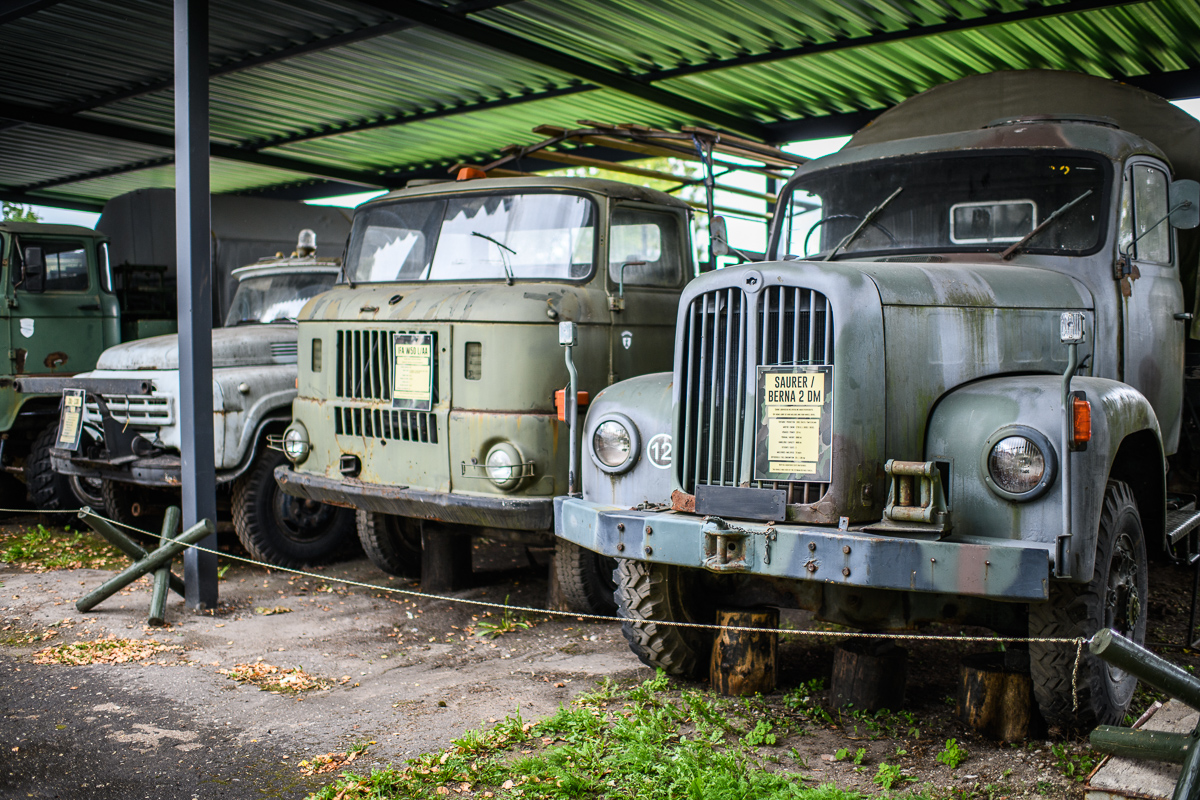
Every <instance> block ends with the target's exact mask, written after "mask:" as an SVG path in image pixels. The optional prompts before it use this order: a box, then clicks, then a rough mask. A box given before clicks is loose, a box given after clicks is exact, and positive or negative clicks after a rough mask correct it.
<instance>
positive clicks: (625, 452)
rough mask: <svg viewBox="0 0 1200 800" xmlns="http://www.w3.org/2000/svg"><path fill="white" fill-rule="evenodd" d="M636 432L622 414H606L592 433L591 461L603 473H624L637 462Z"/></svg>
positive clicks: (637, 444) (631, 422)
mask: <svg viewBox="0 0 1200 800" xmlns="http://www.w3.org/2000/svg"><path fill="white" fill-rule="evenodd" d="M639 446H640V445H639V442H638V430H637V426H636V425H634V424H633V420H631V419H630V418H629V417H627V416H625V415H624V414H606V415H604V416H603V417H602V418H601V419H600V423H599V424H598V425H596V428H595V430H593V431H592V461H593V462H595V464H596V466H598V467H600V469H602V470H604V471H605V472H611V473H617V472H625V471H626V470H628V469H629V468H631V467H632V466H633V462H634V461H635V460H637V454H638V448H639Z"/></svg>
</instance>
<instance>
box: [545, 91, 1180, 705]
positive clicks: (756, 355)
mask: <svg viewBox="0 0 1200 800" xmlns="http://www.w3.org/2000/svg"><path fill="white" fill-rule="evenodd" d="M968 99H969V100H970V102H968ZM910 104H911V105H910ZM939 111H942V112H944V115H943V117H942V118H939V117H938V116H937V113H938V112H939ZM1104 112H1108V113H1104ZM939 126H940V129H939ZM1198 136H1200V123H1197V122H1196V121H1195V120H1193V119H1191V118H1190V117H1188V116H1187V115H1186V114H1183V112H1181V111H1179V110H1178V109H1175V108H1174V107H1172V106H1170V105H1169V104H1168V103H1166V102H1165V101H1163V100H1161V99H1160V98H1156V97H1154V96H1153V95H1149V94H1147V93H1145V92H1140V91H1139V90H1135V89H1131V88H1130V87H1125V86H1122V85H1119V84H1115V83H1111V82H1108V81H1103V80H1100V79H1096V78H1090V77H1087V76H1082V75H1074V74H1069V73H1052V72H1040V71H1038V72H1032V73H1004V74H1000V75H988V76H976V77H975V78H970V79H965V80H964V81H959V82H956V83H954V84H948V85H947V86H944V87H938V88H937V89H934V90H931V91H930V92H928V93H926V95H922V96H918V97H917V98H913V99H912V100H909V101H906V103H902V104H900V105H899V106H897V107H896V109H893V110H892V111H889V112H886V113H885V114H884V115H882V116H881V117H880V118H879V119H878V120H877V121H876V122H875V123H873V124H872V125H871V126H869V127H868V128H866V129H864V130H863V131H862V132H860V134H859V135H857V136H856V137H854V138H853V139H852V140H851V141H850V143H849V144H848V145H847V147H846V148H844V149H843V150H842V151H841V152H839V153H837V154H834V155H831V156H828V157H825V158H822V159H817V160H815V161H813V162H811V163H810V164H807V165H805V166H803V167H801V168H800V169H798V170H797V171H796V173H795V175H794V176H793V177H792V179H791V180H790V181H789V182H788V184H787V186H786V187H785V189H784V191H783V192H782V193H781V198H780V205H779V212H778V213H777V215H776V218H775V220H774V225H773V230H772V237H771V242H770V248H769V253H768V260H767V261H765V262H762V263H754V264H745V265H742V266H739V267H735V268H730V269H725V270H720V271H718V272H716V273H712V274H708V275H704V276H701V277H700V278H698V279H697V280H696V281H695V282H693V283H692V284H691V285H690V286H689V287H688V288H687V290H685V292H684V294H683V297H682V298H681V300H680V316H679V318H678V322H677V330H676V350H675V363H674V369H673V371H672V373H667V374H662V375H652V376H645V377H642V378H639V379H635V380H633V381H628V382H626V383H624V384H616V385H614V386H612V387H610V388H609V389H607V390H606V391H605V392H604V393H602V394H601V395H600V396H599V397H598V398H596V399H595V401H594V402H593V403H592V405H591V407H590V409H589V412H588V417H587V422H586V424H585V426H584V429H583V438H584V442H585V443H587V446H588V447H589V448H590V450H591V456H592V457H591V459H589V460H585V461H584V470H583V497H581V498H575V497H563V498H560V499H559V500H558V501H557V508H556V532H557V534H558V535H559V536H560V537H563V538H565V539H567V540H568V541H571V542H573V543H575V544H577V545H580V546H582V547H585V548H588V549H590V550H592V551H593V552H596V553H597V554H600V555H608V556H611V557H614V558H617V559H619V561H618V569H617V571H616V578H615V580H616V584H617V587H618V589H617V598H618V605H619V606H620V609H621V615H622V616H623V617H625V618H626V620H628V621H627V622H626V623H625V626H626V638H627V639H628V640H629V641H630V643H631V647H632V649H633V651H634V653H635V654H637V655H638V657H639V658H640V659H641V660H642V661H643V662H645V663H647V664H649V665H652V666H656V667H662V668H664V669H666V670H668V671H669V672H673V673H676V674H688V673H694V672H695V671H696V670H697V669H698V668H699V667H701V666H702V665H706V664H707V663H708V662H707V653H708V648H709V647H710V645H711V636H710V634H709V632H707V631H702V630H696V629H687V628H678V627H663V626H654V625H650V624H647V623H651V622H653V621H654V620H655V619H670V620H674V621H690V622H699V623H704V622H712V620H713V616H714V614H715V609H716V608H718V607H750V606H756V605H766V606H776V607H796V608H807V609H810V610H812V611H814V612H816V614H817V616H818V617H819V618H821V619H825V620H829V621H832V622H835V623H839V624H843V625H847V626H851V627H855V628H860V629H864V630H874V631H879V630H905V629H912V628H916V627H919V626H922V625H925V624H927V623H930V622H958V623H965V624H974V625H981V626H985V627H989V628H991V629H993V630H995V631H998V632H1001V633H1002V634H1004V635H1007V636H1016V637H1025V636H1027V635H1028V636H1031V637H1034V638H1060V639H1073V638H1077V637H1087V636H1090V635H1091V634H1092V633H1094V632H1095V631H1096V630H1097V629H1098V628H1100V627H1113V628H1115V629H1117V630H1118V631H1120V632H1122V633H1124V634H1125V635H1127V636H1129V637H1131V638H1133V639H1135V640H1138V641H1140V640H1141V637H1143V636H1144V633H1145V628H1146V618H1145V609H1146V603H1147V591H1148V581H1147V567H1146V563H1147V552H1148V548H1154V549H1155V550H1163V549H1168V550H1169V549H1170V548H1171V546H1172V545H1173V544H1175V543H1176V542H1178V541H1180V537H1182V536H1183V535H1185V534H1186V533H1187V532H1188V531H1191V530H1194V529H1195V527H1196V525H1197V524H1200V515H1198V514H1196V512H1195V511H1194V510H1192V511H1190V512H1187V513H1186V515H1185V518H1184V519H1182V520H1179V519H1174V520H1173V522H1172V524H1171V525H1170V526H1168V517H1167V511H1166V499H1167V494H1166V488H1167V480H1166V464H1167V459H1168V457H1170V456H1172V455H1173V454H1175V453H1176V451H1177V450H1178V449H1179V447H1180V431H1181V426H1182V423H1183V421H1184V415H1183V405H1184V404H1183V395H1184V389H1183V386H1184V353H1185V347H1184V345H1185V336H1186V333H1187V325H1188V322H1189V320H1190V319H1191V311H1190V309H1191V308H1192V303H1191V302H1190V301H1191V298H1188V297H1185V293H1184V289H1183V280H1181V275H1182V276H1186V277H1187V278H1188V280H1191V279H1192V278H1193V277H1194V275H1195V270H1196V263H1195V251H1194V249H1193V248H1192V247H1191V245H1190V243H1189V242H1188V241H1185V237H1186V236H1190V235H1191V234H1190V232H1189V231H1190V229H1192V228H1195V227H1196V224H1197V222H1200V217H1198V216H1197V214H1196V213H1195V211H1196V209H1197V207H1198V201H1200V194H1198V192H1200V186H1198V185H1197V184H1196V183H1195V181H1194V180H1193V179H1194V178H1195V177H1197V166H1198V165H1197V164H1195V163H1193V160H1192V159H1193V158H1194V156H1192V152H1193V151H1194V144H1195V142H1196V141H1197V137H1198ZM1152 137H1153V138H1152ZM1181 232H1183V233H1184V235H1180V233H1181ZM621 441H640V442H643V443H647V442H651V441H657V442H659V450H658V451H657V453H654V452H651V451H650V450H649V449H648V448H647V449H645V450H644V451H642V452H639V451H638V449H637V448H633V447H628V446H626V447H621V446H620V442H621ZM664 445H665V446H669V448H670V451H671V458H670V461H669V467H670V468H669V469H666V470H664V469H662V468H661V466H662V463H661V462H662V461H663V459H662V458H661V452H662V448H663V447H664ZM1195 490H1196V487H1195V486H1194V485H1193V486H1192V487H1191V491H1192V492H1193V494H1194V492H1195ZM648 504H649V505H651V506H652V510H645V509H647V506H648ZM1029 652H1030V660H1031V670H1032V674H1033V679H1034V686H1035V694H1036V696H1037V700H1038V703H1039V706H1040V708H1041V711H1042V713H1043V715H1044V716H1045V717H1046V719H1047V720H1048V721H1050V722H1051V723H1053V724H1060V725H1063V726H1065V727H1075V726H1088V725H1094V724H1095V723H1097V722H1110V721H1113V720H1115V719H1119V718H1120V716H1121V715H1122V714H1123V713H1124V711H1125V709H1126V708H1127V707H1128V704H1129V702H1130V700H1131V698H1132V694H1133V688H1134V685H1135V680H1134V679H1133V678H1132V676H1130V675H1128V674H1125V673H1117V672H1114V671H1112V670H1109V669H1108V668H1107V667H1106V666H1105V665H1103V664H1102V663H1100V662H1097V661H1094V660H1092V659H1090V658H1088V659H1085V661H1084V663H1083V664H1082V665H1081V666H1080V674H1079V686H1080V693H1079V707H1078V710H1075V709H1074V708H1073V704H1072V697H1071V691H1070V689H1071V680H1070V676H1071V663H1072V660H1073V659H1074V650H1073V648H1071V647H1069V646H1064V645H1063V644H1062V643H1044V642H1036V641H1035V642H1032V643H1030V644H1029Z"/></svg>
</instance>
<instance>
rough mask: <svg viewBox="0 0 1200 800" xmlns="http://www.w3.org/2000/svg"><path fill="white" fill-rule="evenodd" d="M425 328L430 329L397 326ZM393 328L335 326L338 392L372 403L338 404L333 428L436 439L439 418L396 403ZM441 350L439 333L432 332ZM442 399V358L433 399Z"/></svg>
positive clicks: (389, 436) (378, 436)
mask: <svg viewBox="0 0 1200 800" xmlns="http://www.w3.org/2000/svg"><path fill="white" fill-rule="evenodd" d="M396 332H397V333H427V331H396ZM392 333H393V331H379V330H374V331H373V330H360V329H350V330H341V331H338V332H337V337H336V341H337V370H336V374H335V376H334V392H335V393H336V396H337V397H339V398H344V399H346V400H365V401H368V402H374V403H376V404H377V405H375V406H374V407H371V408H361V407H360V408H354V407H348V406H334V408H333V421H334V432H335V433H337V434H338V435H340V436H361V437H363V438H366V439H390V440H393V441H400V442H422V443H426V444H437V441H438V432H437V418H436V417H435V416H434V414H433V412H429V411H400V410H396V409H392V408H391V407H390V406H391V403H392V362H393V357H394V356H393V353H394V348H393V347H392ZM433 352H434V353H437V352H438V350H437V333H434V334H433ZM437 402H438V363H437V358H436V356H435V357H434V362H433V403H434V404H435V405H436V404H437Z"/></svg>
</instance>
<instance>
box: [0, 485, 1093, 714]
mask: <svg viewBox="0 0 1200 800" xmlns="http://www.w3.org/2000/svg"><path fill="white" fill-rule="evenodd" d="M85 511H86V512H87V513H88V514H90V515H91V516H94V517H96V518H97V519H101V520H104V521H105V522H107V523H109V524H110V525H116V526H118V527H121V528H125V529H126V530H130V531H133V532H135V533H140V534H142V535H144V536H149V537H151V538H154V539H159V540H161V539H162V534H161V533H153V532H151V531H147V530H143V529H141V528H138V527H136V526H134V525H130V524H128V523H125V522H120V521H118V520H115V519H110V518H108V517H105V516H103V515H101V514H97V513H96V512H95V511H92V510H91V509H90V508H86V507H85V508H83V509H79V510H77V511H76V510H65V509H56V510H49V511H30V510H29V509H12V508H0V513H5V512H7V513H37V514H74V515H76V516H77V517H79V518H81V519H82V515H83V512H85ZM187 547H190V548H192V549H195V550H198V551H200V552H203V553H212V554H214V555H217V556H220V557H221V558H226V559H230V560H233V561H240V562H242V563H245V564H250V565H252V566H256V567H262V568H264V569H269V570H275V571H278V572H286V573H289V574H292V575H299V576H301V577H304V578H312V579H314V580H321V581H325V582H327V583H338V584H342V585H345V586H354V587H357V588H360V589H369V590H373V591H380V592H388V593H391V594H402V595H407V596H409V597H420V598H424V599H427V600H443V601H446V602H452V603H463V604H465V605H473V606H481V607H483V608H494V609H500V610H503V611H521V612H528V613H532V614H544V615H548V616H560V617H572V618H575V619H579V620H589V621H595V622H606V623H612V622H613V621H614V618H613V617H609V616H604V615H602V614H586V613H577V612H574V611H558V610H556V609H551V608H535V607H533V606H514V605H509V604H508V603H496V602H492V601H490V600H477V599H474V598H468V597H449V596H446V595H439V594H431V593H429V592H421V591H418V590H416V589H403V588H400V587H398V586H381V585H379V584H377V583H367V582H365V581H356V580H353V579H351V578H340V577H337V576H331V575H322V574H320V573H316V572H309V571H307V570H303V569H296V568H293V567H281V566H276V565H274V564H267V563H265V562H262V561H256V560H254V559H252V558H247V557H245V556H239V555H234V554H232V553H224V552H220V551H218V550H213V549H211V548H207V547H203V546H201V545H199V544H189V545H187ZM617 621H620V622H621V623H622V624H624V623H630V624H636V625H662V626H664V627H676V628H694V629H698V630H712V631H720V630H736V631H743V632H746V633H772V634H778V633H785V634H790V635H793V636H814V637H827V638H838V639H890V640H895V641H909V642H984V643H990V644H1010V643H1012V644H1016V643H1021V642H1026V643H1037V644H1063V645H1068V644H1069V645H1075V648H1076V652H1075V664H1074V668H1073V670H1072V676H1071V689H1072V694H1073V695H1075V696H1076V700H1075V702H1076V704H1077V703H1078V682H1079V665H1080V662H1081V661H1082V659H1083V646H1084V645H1085V644H1088V643H1089V642H1090V641H1091V639H1090V638H1085V637H1082V636H1078V637H1075V638H1066V637H1052V636H1042V637H1027V636H1026V637H1022V636H951V635H948V634H929V633H875V632H866V631H813V630H781V629H779V628H751V627H742V626H723V625H713V624H707V623H702V622H677V621H675V620H641V619H629V618H620V619H619V620H617Z"/></svg>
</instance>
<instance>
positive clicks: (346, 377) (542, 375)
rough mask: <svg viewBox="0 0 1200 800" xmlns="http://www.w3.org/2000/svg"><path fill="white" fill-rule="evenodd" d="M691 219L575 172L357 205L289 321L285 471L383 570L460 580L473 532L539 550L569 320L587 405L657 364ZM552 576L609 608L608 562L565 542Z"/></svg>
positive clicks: (559, 452) (288, 485) (688, 249)
mask: <svg viewBox="0 0 1200 800" xmlns="http://www.w3.org/2000/svg"><path fill="white" fill-rule="evenodd" d="M593 133H595V131H593ZM674 135H675V136H677V137H678V139H679V140H680V141H683V142H685V143H686V152H687V153H694V149H693V147H694V145H693V137H692V136H691V134H674ZM550 138H551V139H556V135H552V136H551V137H550ZM558 139H559V140H561V137H558ZM556 156H557V154H556ZM558 157H560V158H576V157H577V156H571V155H569V154H563V155H561V156H558ZM518 163H520V162H518ZM568 163H569V162H568ZM491 168H494V165H493V166H492V167H488V169H491ZM484 171H485V170H480V171H479V172H484ZM467 174H471V173H470V171H468V172H467ZM689 216H690V207H689V205H688V204H687V203H686V202H684V201H683V200H680V199H678V198H676V197H673V196H671V195H668V194H666V193H664V192H661V191H656V190H652V189H648V188H645V187H642V186H637V185H632V184H630V183H624V182H620V181H615V180H602V179H594V178H572V177H567V178H552V177H544V178H543V177H504V178H494V177H477V178H475V179H472V180H459V181H456V182H442V183H435V184H431V185H422V186H415V187H410V188H406V189H403V190H400V191H395V192H392V193H390V194H388V195H386V196H383V197H380V198H377V199H375V200H372V201H370V202H368V203H366V204H364V205H362V206H360V207H359V208H358V209H357V211H356V213H355V217H354V223H353V228H352V231H351V234H350V244H349V248H348V252H347V256H346V269H345V281H344V282H342V283H339V284H338V286H337V287H335V288H334V289H333V290H332V291H330V292H328V293H327V294H324V295H322V296H321V297H319V298H317V299H316V300H314V301H313V302H312V303H310V304H309V305H308V306H307V307H306V308H305V309H304V311H303V313H302V314H301V319H300V380H299V395H298V396H297V398H296V402H295V404H294V405H293V409H292V410H293V416H294V421H293V423H292V425H291V427H289V428H288V430H287V432H286V434H285V438H284V443H283V446H284V450H285V453H287V455H288V457H289V458H290V459H291V461H292V463H291V464H290V465H287V466H284V467H281V468H280V469H279V470H278V471H277V473H276V474H277V477H278V479H279V482H280V484H281V485H282V486H283V488H284V490H285V491H287V492H289V493H291V494H294V495H296V496H298V497H303V498H306V499H309V500H318V501H322V502H329V503H337V504H340V505H346V506H353V507H354V508H355V509H357V515H358V533H359V537H360V539H361V541H362V544H363V547H364V549H365V550H366V552H367V554H368V555H369V556H370V558H371V560H372V561H373V562H374V563H375V564H376V565H377V566H379V567H380V568H381V569H382V570H384V571H385V572H388V573H391V574H416V573H418V572H419V570H420V569H421V565H422V557H423V555H424V557H425V558H426V559H428V558H429V556H430V554H431V553H433V552H438V553H442V554H445V560H446V561H449V562H450V563H451V568H450V569H449V570H448V571H449V572H450V576H449V577H447V578H446V579H445V580H446V581H448V582H453V581H454V580H461V578H455V577H454V576H455V575H458V576H461V575H463V574H464V572H465V571H466V570H468V569H469V563H470V562H469V559H470V548H471V537H472V536H477V535H482V536H488V537H492V538H497V539H502V540H506V541H516V542H524V543H527V544H528V543H532V544H540V545H550V544H552V543H553V542H554V538H553V498H554V497H555V495H559V494H563V493H564V492H565V491H567V489H568V485H569V483H570V481H571V476H570V475H569V469H568V454H569V450H570V443H569V441H568V436H567V432H568V431H567V426H566V425H564V424H563V416H560V414H559V410H558V409H557V408H556V397H555V395H556V392H557V393H558V394H559V399H560V402H559V406H560V407H561V406H563V405H564V404H567V405H569V400H570V399H571V398H570V395H569V393H568V392H567V391H565V390H564V388H563V387H564V386H565V385H566V384H567V381H568V369H567V367H566V365H565V364H564V360H563V354H562V350H561V348H560V347H559V345H558V324H559V323H560V322H564V321H572V322H575V323H576V324H577V325H578V330H579V344H578V348H577V350H578V351H579V352H580V353H582V355H580V356H579V357H577V358H576V361H577V363H578V365H579V366H578V381H577V390H576V394H575V395H574V396H575V398H576V399H578V400H580V401H585V399H586V398H585V394H586V393H591V394H593V395H594V394H595V393H596V392H597V391H599V390H600V389H602V388H603V387H605V386H607V385H608V384H610V383H612V382H614V381H616V380H620V379H624V378H629V377H633V376H635V375H641V374H643V373H646V372H654V371H658V370H662V369H666V368H668V367H669V366H670V359H671V352H672V340H673V337H674V318H675V313H676V307H677V303H678V299H679V294H680V291H681V290H682V289H683V287H684V285H685V284H686V283H687V282H688V281H689V280H690V279H691V278H692V276H693V274H694V270H695V261H694V259H693V256H692V246H691V242H690V239H691V237H690V234H689ZM564 416H565V415H564ZM426 565H427V567H428V565H429V562H428V561H426ZM556 569H557V574H558V582H559V585H560V586H561V588H562V593H563V595H564V598H565V600H566V601H567V602H568V603H569V604H570V605H571V606H573V607H575V608H578V609H592V610H605V609H606V608H607V609H611V604H612V600H611V596H612V595H611V591H612V586H611V569H612V564H611V562H609V561H602V560H600V559H597V558H596V557H595V556H594V554H592V553H591V552H589V551H585V550H581V549H580V548H576V547H574V546H568V547H565V548H563V550H561V551H560V552H559V553H557V554H556ZM429 577H430V576H429V575H426V578H429Z"/></svg>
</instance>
